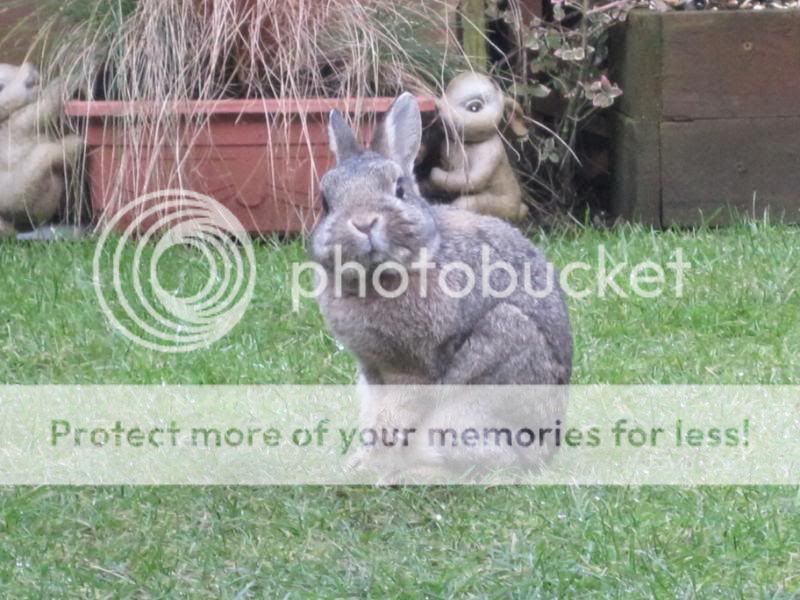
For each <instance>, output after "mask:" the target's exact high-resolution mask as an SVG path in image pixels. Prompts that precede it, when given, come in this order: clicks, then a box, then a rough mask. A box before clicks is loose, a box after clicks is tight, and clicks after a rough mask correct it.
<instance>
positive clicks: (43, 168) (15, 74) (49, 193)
mask: <svg viewBox="0 0 800 600" xmlns="http://www.w3.org/2000/svg"><path fill="white" fill-rule="evenodd" d="M60 94H61V90H60V84H59V83H58V82H56V83H53V84H51V85H50V86H49V87H47V88H45V89H44V90H42V88H41V86H40V80H39V74H38V73H37V71H36V69H35V68H34V67H33V66H32V65H31V64H29V63H25V64H23V65H21V66H14V65H5V64H0V237H2V236H4V235H13V234H14V233H15V231H16V230H17V229H31V228H35V227H38V226H39V225H41V224H42V223H44V222H46V221H48V220H50V219H51V218H52V217H53V216H54V215H55V214H56V213H57V212H58V210H59V208H60V204H61V200H62V196H63V193H64V185H65V184H64V180H65V173H64V170H65V168H67V167H69V166H70V165H73V164H74V163H75V162H76V161H77V159H78V156H79V154H80V151H81V146H82V141H81V139H80V138H78V137H76V136H66V137H64V138H63V139H61V140H52V139H50V138H49V137H47V136H46V135H44V133H42V132H41V131H40V130H43V129H44V128H43V125H44V124H45V123H47V121H49V120H51V119H54V118H55V117H57V116H58V114H59V113H60V112H61V108H62V105H61V97H60Z"/></svg>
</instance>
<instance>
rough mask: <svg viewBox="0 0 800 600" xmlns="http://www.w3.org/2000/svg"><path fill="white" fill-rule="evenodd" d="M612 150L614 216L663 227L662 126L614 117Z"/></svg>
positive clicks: (612, 205)
mask: <svg viewBox="0 0 800 600" xmlns="http://www.w3.org/2000/svg"><path fill="white" fill-rule="evenodd" d="M613 128H614V137H613V139H614V144H613V146H612V149H611V177H612V183H611V209H612V212H613V214H614V216H617V217H622V218H624V219H627V220H629V221H638V222H640V223H645V224H647V225H652V226H654V227H660V226H661V193H660V190H661V177H660V168H661V164H660V157H659V126H658V123H656V122H655V121H649V120H635V119H630V118H628V117H626V116H625V115H622V114H619V113H617V114H615V115H614V119H613Z"/></svg>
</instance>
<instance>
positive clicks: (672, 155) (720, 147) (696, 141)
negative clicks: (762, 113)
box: [661, 117, 800, 225]
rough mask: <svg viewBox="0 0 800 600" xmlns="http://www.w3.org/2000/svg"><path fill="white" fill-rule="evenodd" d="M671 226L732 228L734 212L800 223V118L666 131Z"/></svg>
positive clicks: (672, 126)
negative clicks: (704, 223) (707, 221)
mask: <svg viewBox="0 0 800 600" xmlns="http://www.w3.org/2000/svg"><path fill="white" fill-rule="evenodd" d="M661 142H662V149H661V172H662V199H663V205H662V215H663V221H664V225H673V224H675V225H697V224H699V223H701V222H702V221H703V220H704V219H707V218H708V217H710V216H711V215H712V214H714V213H719V214H718V215H717V217H716V218H715V219H714V220H713V223H714V224H726V223H729V222H730V221H731V214H730V213H731V211H730V209H735V210H738V211H740V212H742V213H745V214H748V215H751V216H755V217H756V218H760V217H761V216H762V215H763V214H764V211H765V210H769V213H770V215H771V216H772V217H773V218H775V219H776V220H778V219H780V218H783V219H785V220H786V221H787V222H793V223H800V168H799V167H800V164H799V163H798V161H799V159H798V157H800V118H797V117H792V118H768V119H721V120H704V121H693V122H685V123H677V122H674V123H663V124H662V125H661Z"/></svg>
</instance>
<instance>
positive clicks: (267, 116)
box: [66, 98, 434, 234]
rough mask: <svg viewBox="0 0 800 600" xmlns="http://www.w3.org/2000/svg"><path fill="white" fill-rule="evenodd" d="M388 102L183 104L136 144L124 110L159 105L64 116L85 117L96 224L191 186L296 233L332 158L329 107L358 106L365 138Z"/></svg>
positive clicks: (246, 221)
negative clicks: (152, 138) (169, 127)
mask: <svg viewBox="0 0 800 600" xmlns="http://www.w3.org/2000/svg"><path fill="white" fill-rule="evenodd" d="M391 102H392V98H366V99H344V100H332V99H307V100H299V101H292V100H281V99H276V100H221V101H187V102H184V103H180V104H176V105H175V106H173V107H171V110H172V111H174V112H175V113H176V114H177V115H186V117H187V118H185V119H181V120H180V126H179V127H178V128H177V131H176V132H175V134H174V136H172V137H169V138H168V139H167V140H164V139H161V140H160V141H159V142H158V144H157V145H155V144H153V143H151V142H149V141H148V139H147V138H148V135H147V133H146V132H145V133H143V134H142V135H141V138H140V141H138V142H137V144H136V149H135V151H132V150H134V149H133V148H131V147H130V146H129V144H130V137H129V136H123V132H122V129H121V123H120V117H123V116H132V115H138V114H145V113H147V112H148V111H152V110H154V109H156V106H155V105H153V104H148V103H135V104H126V103H121V102H77V101H76V102H71V103H69V104H68V105H67V106H66V114H67V115H68V116H70V117H72V118H75V119H84V120H85V124H86V175H87V179H88V184H89V193H90V196H91V205H92V210H93V215H94V220H95V222H96V223H97V224H102V223H104V222H106V221H107V220H109V219H111V218H113V216H114V215H115V214H116V213H117V211H119V210H120V209H121V208H122V207H124V206H125V205H126V203H129V202H131V201H133V200H135V199H136V198H139V197H141V196H143V195H144V194H148V193H152V192H157V191H161V190H166V189H186V190H191V191H193V192H197V193H200V194H205V195H207V196H210V197H212V198H214V199H215V200H217V201H219V202H221V203H222V204H223V205H224V206H225V207H226V208H228V209H229V210H230V211H231V212H232V213H233V214H234V215H235V216H236V217H237V218H238V219H239V221H240V222H241V223H242V225H243V226H244V227H245V229H246V230H247V231H250V232H252V233H255V234H263V233H297V232H303V231H307V230H309V229H310V228H311V227H312V226H313V224H314V221H315V218H316V216H317V214H318V198H317V196H318V182H319V177H320V176H321V175H322V174H323V173H324V172H325V171H326V170H327V169H328V168H329V167H330V166H331V164H332V156H331V154H330V151H329V149H328V140H327V137H328V136H327V118H328V114H329V112H330V111H331V110H332V109H338V110H340V111H342V112H353V111H355V109H356V108H358V113H359V114H362V115H363V118H362V120H361V121H360V123H359V128H360V137H361V139H362V140H363V139H368V137H369V134H370V130H371V127H372V125H373V124H374V123H375V122H376V120H377V119H378V118H380V114H382V113H384V112H386V111H387V110H388V108H389V106H390V105H391ZM420 108H421V109H422V110H423V111H424V112H428V111H432V110H434V103H433V101H432V100H430V99H420ZM190 115H191V116H192V118H191V119H189V118H188V117H189V116H190ZM197 115H203V116H204V117H207V125H204V126H202V127H198V126H196V125H191V123H192V122H197ZM177 157H182V158H177ZM178 163H180V164H178ZM121 224H123V225H124V224H125V223H124V222H123V223H121Z"/></svg>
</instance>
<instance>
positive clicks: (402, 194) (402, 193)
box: [394, 181, 406, 200]
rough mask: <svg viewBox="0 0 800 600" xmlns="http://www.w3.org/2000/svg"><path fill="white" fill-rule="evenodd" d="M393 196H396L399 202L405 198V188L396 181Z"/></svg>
mask: <svg viewBox="0 0 800 600" xmlns="http://www.w3.org/2000/svg"><path fill="white" fill-rule="evenodd" d="M394 195H395V196H397V197H398V198H399V199H400V200H402V199H403V198H405V197H406V188H404V187H403V183H402V182H400V181H398V182H397V187H396V188H395V190H394Z"/></svg>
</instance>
